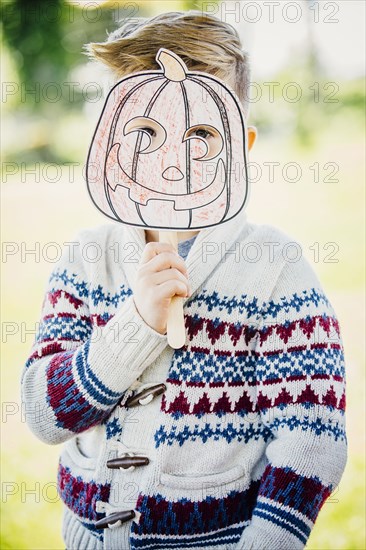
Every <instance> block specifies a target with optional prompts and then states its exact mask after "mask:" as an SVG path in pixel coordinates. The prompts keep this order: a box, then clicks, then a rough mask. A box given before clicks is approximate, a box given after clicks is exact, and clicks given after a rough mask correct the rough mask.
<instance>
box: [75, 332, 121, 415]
mask: <svg viewBox="0 0 366 550" xmlns="http://www.w3.org/2000/svg"><path fill="white" fill-rule="evenodd" d="M88 352H89V342H86V343H85V344H84V346H83V347H82V348H80V350H78V351H77V352H76V355H75V364H76V369H77V373H78V375H79V378H80V381H81V383H82V384H83V386H84V388H85V389H86V391H87V392H88V393H89V395H90V396H91V397H92V398H93V399H95V400H96V401H98V402H99V403H100V404H101V405H106V406H113V405H115V404H116V402H117V401H118V399H120V397H121V394H119V393H115V392H113V391H112V390H109V389H108V388H107V387H106V386H105V385H104V384H103V383H102V382H101V381H100V380H98V378H97V377H96V376H95V375H94V374H93V373H92V371H91V369H90V366H89V364H88V362H87V356H88ZM89 377H90V378H91V379H92V382H93V383H92V382H91V381H90V380H89Z"/></svg>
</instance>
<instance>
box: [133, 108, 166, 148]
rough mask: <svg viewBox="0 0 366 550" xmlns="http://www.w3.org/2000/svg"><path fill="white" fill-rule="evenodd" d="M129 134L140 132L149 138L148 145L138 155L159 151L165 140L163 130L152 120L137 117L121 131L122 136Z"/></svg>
mask: <svg viewBox="0 0 366 550" xmlns="http://www.w3.org/2000/svg"><path fill="white" fill-rule="evenodd" d="M131 132H142V134H145V135H147V136H148V138H149V144H148V145H147V146H146V147H145V148H144V149H141V150H140V151H139V153H144V154H146V153H152V152H153V151H156V150H157V149H159V148H160V147H161V146H162V145H163V143H164V142H165V140H166V131H165V128H164V127H163V126H162V125H161V124H159V122H157V121H156V120H154V119H153V118H149V117H145V116H139V117H135V118H132V119H131V120H129V121H128V122H127V123H126V124H125V127H124V129H123V135H125V136H126V135H127V134H130V133H131Z"/></svg>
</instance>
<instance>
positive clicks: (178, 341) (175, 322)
mask: <svg viewBox="0 0 366 550" xmlns="http://www.w3.org/2000/svg"><path fill="white" fill-rule="evenodd" d="M159 242H161V243H169V244H171V245H173V247H174V250H176V251H177V252H178V235H177V232H176V231H159ZM167 338H168V344H169V345H170V346H171V347H172V348H173V349H179V348H181V347H183V346H184V344H185V342H186V331H185V326H184V315H183V298H181V297H180V296H173V298H172V300H171V302H170V306H169V311H168V320H167Z"/></svg>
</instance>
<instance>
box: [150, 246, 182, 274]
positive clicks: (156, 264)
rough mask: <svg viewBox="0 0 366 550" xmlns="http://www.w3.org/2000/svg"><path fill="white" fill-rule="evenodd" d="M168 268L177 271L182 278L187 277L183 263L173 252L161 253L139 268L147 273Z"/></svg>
mask: <svg viewBox="0 0 366 550" xmlns="http://www.w3.org/2000/svg"><path fill="white" fill-rule="evenodd" d="M170 268H175V269H179V271H181V272H182V273H183V275H184V276H186V277H188V272H187V267H186V263H185V261H184V260H183V258H181V257H180V256H179V254H176V253H174V252H162V253H161V254H158V255H157V256H154V257H153V258H152V259H151V260H149V261H148V262H146V264H143V265H142V266H141V269H142V270H143V271H145V272H149V273H156V272H158V271H163V270H164V269H170Z"/></svg>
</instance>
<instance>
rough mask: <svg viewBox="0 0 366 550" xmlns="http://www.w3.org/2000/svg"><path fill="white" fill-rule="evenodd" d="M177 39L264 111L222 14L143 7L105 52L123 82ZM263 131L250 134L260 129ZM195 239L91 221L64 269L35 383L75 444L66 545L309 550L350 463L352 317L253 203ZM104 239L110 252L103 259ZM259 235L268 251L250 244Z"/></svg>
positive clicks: (51, 438)
mask: <svg viewBox="0 0 366 550" xmlns="http://www.w3.org/2000/svg"><path fill="white" fill-rule="evenodd" d="M197 37H198V39H197ZM160 47H164V48H167V49H169V50H171V51H173V52H175V53H176V54H178V55H179V56H181V57H182V59H183V60H184V62H185V63H186V64H187V66H188V68H190V69H192V70H197V71H202V72H207V73H211V74H214V75H216V76H217V77H219V78H221V79H222V80H224V81H225V82H226V83H227V84H228V85H229V86H231V87H232V88H233V89H234V90H235V91H236V93H237V95H238V96H239V98H240V99H241V101H242V102H243V110H244V112H245V113H246V114H247V111H248V105H247V101H246V98H247V90H248V85H249V69H248V61H247V57H246V55H245V54H244V53H243V51H242V49H241V44H240V41H239V38H238V36H237V33H236V31H235V30H234V29H233V28H232V27H231V26H230V25H228V24H226V23H223V22H221V21H220V20H218V19H216V18H215V17H213V16H209V15H206V14H201V13H200V12H195V11H191V12H186V13H166V14H162V15H159V16H156V17H154V18H152V19H146V20H144V19H139V20H137V21H136V20H135V21H134V22H133V23H131V22H130V23H127V24H126V25H125V26H123V27H122V28H121V29H119V30H117V31H116V32H115V33H113V34H112V35H111V36H110V37H109V39H108V41H107V42H106V43H103V44H94V45H91V48H90V51H91V52H92V54H93V55H94V57H96V58H97V59H98V60H99V61H101V62H102V63H104V64H105V65H106V66H108V67H109V69H112V72H113V75H114V78H115V80H118V79H120V78H122V77H123V76H124V75H125V74H128V73H132V72H136V71H141V70H146V69H147V70H150V69H157V68H158V67H157V65H156V62H155V55H156V52H157V51H158V49H159V48H160ZM247 137H248V144H249V148H251V147H252V145H253V143H254V141H255V130H254V128H250V127H249V129H248V136H247ZM179 237H180V241H181V242H180V245H179V253H180V254H177V253H176V252H175V251H174V249H173V248H172V247H171V246H170V245H167V244H163V243H158V242H157V232H156V231H153V230H152V231H144V230H143V229H142V228H136V227H129V226H124V225H122V224H120V225H119V224H115V225H111V224H109V225H105V226H102V227H99V228H97V229H95V230H90V231H83V232H81V233H80V234H79V236H78V240H77V241H78V247H75V254H74V257H69V254H68V253H67V252H65V254H64V256H63V258H62V259H61V261H60V263H59V265H58V266H57V268H56V269H55V270H54V271H53V273H52V275H51V278H50V282H49V288H48V291H47V294H46V297H45V301H44V305H43V312H42V322H41V325H40V330H39V333H38V335H37V338H36V342H35V344H34V347H33V349H32V353H31V356H30V358H29V360H28V362H27V365H26V367H25V369H24V373H23V378H22V394H23V400H24V402H25V403H26V406H27V411H29V410H31V411H33V413H32V414H29V415H28V422H29V425H30V427H31V429H32V430H33V432H34V433H35V434H36V435H37V436H38V437H39V438H40V439H42V440H43V441H45V442H47V443H51V444H56V443H62V442H66V443H65V445H64V448H63V451H62V454H61V458H60V464H59V472H58V488H59V493H60V495H61V497H62V499H63V501H64V503H65V505H66V506H65V508H64V522H63V536H64V540H65V543H66V545H67V548H68V549H69V550H71V549H81V548H82V549H84V548H88V549H101V548H105V549H119V550H121V549H126V550H127V549H129V548H131V549H137V548H149V549H153V548H160V549H165V548H179V549H180V548H194V549H198V548H218V549H257V548H258V549H281V550H283V549H291V550H293V549H296V548H303V547H304V546H305V544H306V541H307V539H308V537H309V534H310V531H311V529H312V527H313V524H314V522H315V520H316V517H317V515H318V512H319V510H320V508H321V506H322V504H323V503H324V501H325V500H326V498H327V497H328V496H329V495H330V493H331V492H332V490H333V489H334V488H335V487H336V485H337V484H338V483H339V480H340V478H341V475H342V472H343V470H344V467H345V461H346V436H345V428H344V406H345V395H344V365H343V348H342V342H341V338H340V335H339V326H338V323H337V319H336V317H335V313H334V311H333V309H332V306H331V304H330V303H329V301H328V300H327V298H326V296H325V295H324V292H323V290H322V288H321V286H320V284H319V281H318V279H317V277H316V276H315V274H314V272H313V270H312V269H311V267H310V266H309V264H308V263H307V261H306V260H305V259H304V258H303V257H300V258H298V259H297V261H290V260H288V259H286V258H287V256H286V254H284V250H286V246H287V245H288V243H289V242H290V241H291V239H289V238H288V237H287V236H286V235H284V234H283V233H282V232H280V231H278V230H277V229H275V228H273V227H271V226H266V225H265V226H257V225H254V224H250V223H248V221H247V220H246V216H245V215H244V214H243V213H241V214H240V215H238V216H236V217H235V218H234V219H232V220H230V221H229V222H226V223H224V224H222V225H218V226H214V227H211V228H209V229H205V230H201V231H199V232H197V231H196V232H186V233H180V234H179ZM90 243H93V244H94V245H95V246H97V247H98V249H99V250H101V251H102V254H101V255H100V258H99V259H98V260H97V261H96V262H94V263H92V262H88V261H87V255H86V254H85V253H83V251H85V250H86V247H87V246H89V245H90ZM250 243H252V244H253V243H254V244H255V245H256V247H259V249H260V250H261V252H262V253H261V254H260V255H259V258H258V260H257V261H256V262H250V261H248V259H245V255H243V254H242V251H243V250H244V249H245V247H247V246H248V245H250ZM116 246H118V248H116ZM116 251H118V252H119V254H117V253H116ZM121 251H122V254H121ZM238 251H239V254H237V252H238ZM187 254H188V255H187ZM176 294H177V295H179V296H182V297H183V299H184V315H185V323H186V329H187V342H186V345H185V346H184V347H183V348H182V349H179V350H173V349H172V348H170V347H169V346H168V345H167V339H166V334H165V332H166V319H167V309H168V306H169V303H170V300H171V297H172V296H174V295H176Z"/></svg>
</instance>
